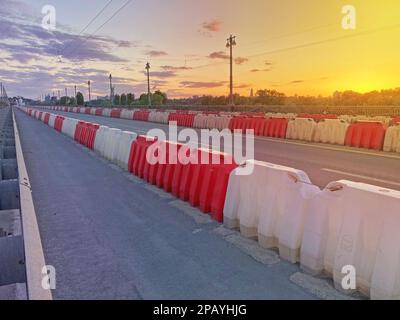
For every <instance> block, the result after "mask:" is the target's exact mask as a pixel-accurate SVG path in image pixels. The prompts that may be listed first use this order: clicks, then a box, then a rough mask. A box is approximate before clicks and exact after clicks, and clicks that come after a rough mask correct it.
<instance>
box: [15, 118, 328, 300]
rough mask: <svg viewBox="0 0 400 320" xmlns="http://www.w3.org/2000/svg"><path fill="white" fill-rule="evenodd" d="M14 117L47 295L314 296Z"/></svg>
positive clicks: (276, 264)
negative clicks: (51, 282)
mask: <svg viewBox="0 0 400 320" xmlns="http://www.w3.org/2000/svg"><path fill="white" fill-rule="evenodd" d="M16 120H17V123H18V126H19V130H20V135H21V142H22V147H23V152H24V156H25V161H26V164H27V170H28V174H29V176H30V181H31V186H32V194H33V200H34V204H35V209H36V214H37V218H38V224H39V228H40V234H41V238H42V242H43V249H44V254H45V258H46V263H47V264H49V265H53V266H54V267H55V270H56V285H57V286H56V289H55V290H54V291H53V297H54V298H55V299H217V298H218V299H294V298H296V299H313V298H316V296H314V295H312V294H311V293H310V290H305V289H303V288H302V287H300V286H298V285H296V284H295V283H294V282H293V280H291V278H290V277H291V276H293V275H295V274H296V275H298V274H299V267H298V266H297V265H291V264H289V263H286V262H283V261H280V259H279V257H278V256H277V255H276V253H275V252H273V251H270V250H263V249H261V248H259V247H258V246H257V243H256V242H253V241H251V242H252V243H253V244H249V243H248V242H246V241H248V240H246V241H244V240H243V239H242V238H241V237H240V236H235V235H234V234H232V235H230V234H229V235H225V236H221V234H218V233H216V230H220V225H219V224H217V223H216V222H213V221H211V220H209V219H206V217H207V216H206V215H204V214H201V213H200V212H199V211H198V210H197V209H193V208H190V207H189V209H187V208H186V207H185V206H184V203H183V202H181V201H179V200H176V198H174V197H172V196H170V195H168V194H165V193H163V192H161V191H159V190H158V189H157V188H153V189H154V190H153V189H152V188H150V187H149V185H148V184H146V183H145V182H143V181H142V180H140V179H137V178H136V177H134V176H132V175H130V174H129V173H127V172H124V171H122V170H120V169H118V168H116V167H115V166H113V165H111V164H109V163H108V162H107V161H105V160H102V159H100V158H98V157H97V156H95V155H94V154H93V153H90V152H89V151H88V150H87V149H85V148H83V147H81V146H79V145H77V144H76V143H75V142H74V141H73V140H71V139H70V138H68V137H66V136H64V135H62V134H60V133H58V132H57V131H55V130H53V129H50V128H49V127H48V126H46V125H45V124H44V123H42V122H40V121H37V120H35V119H33V118H31V117H29V116H28V115H26V114H24V113H22V112H20V111H16ZM99 120H101V119H99ZM188 210H189V211H188ZM193 216H194V217H195V218H196V219H197V220H196V219H193ZM199 217H201V219H200V218H199ZM199 219H200V220H199ZM254 246H256V249H254V248H253V247H254ZM249 247H250V248H253V249H248V248H249ZM249 250H250V251H249ZM251 250H253V251H251ZM253 257H258V260H256V259H255V258H253ZM261 260H262V261H263V263H261V262H259V261H261ZM296 277H297V276H296ZM301 281H302V282H304V281H303V280H301ZM296 283H297V282H296ZM332 290H333V289H332ZM332 290H330V291H329V292H330V294H331V295H330V297H331V298H332ZM333 291H334V290H333ZM328 297H329V295H328Z"/></svg>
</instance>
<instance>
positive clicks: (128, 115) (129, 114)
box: [120, 109, 135, 120]
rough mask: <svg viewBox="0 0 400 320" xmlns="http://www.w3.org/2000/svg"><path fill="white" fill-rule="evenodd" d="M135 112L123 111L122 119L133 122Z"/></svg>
mask: <svg viewBox="0 0 400 320" xmlns="http://www.w3.org/2000/svg"><path fill="white" fill-rule="evenodd" d="M134 112H135V111H134V110H127V109H122V111H121V116H120V117H121V118H122V119H129V120H132V119H133V113H134Z"/></svg>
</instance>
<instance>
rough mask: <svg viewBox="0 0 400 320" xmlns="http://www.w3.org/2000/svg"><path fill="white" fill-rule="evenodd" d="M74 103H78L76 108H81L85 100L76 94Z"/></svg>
mask: <svg viewBox="0 0 400 320" xmlns="http://www.w3.org/2000/svg"><path fill="white" fill-rule="evenodd" d="M76 101H77V103H78V106H83V105H84V104H85V99H84V98H83V94H82V93H81V92H78V93H77V94H76Z"/></svg>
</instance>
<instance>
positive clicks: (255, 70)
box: [250, 69, 271, 72]
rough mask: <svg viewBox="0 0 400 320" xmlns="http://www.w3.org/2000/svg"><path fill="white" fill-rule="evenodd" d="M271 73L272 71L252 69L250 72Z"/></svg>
mask: <svg viewBox="0 0 400 320" xmlns="http://www.w3.org/2000/svg"><path fill="white" fill-rule="evenodd" d="M268 71H271V69H251V70H250V72H268Z"/></svg>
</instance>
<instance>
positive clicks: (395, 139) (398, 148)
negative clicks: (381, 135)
mask: <svg viewBox="0 0 400 320" xmlns="http://www.w3.org/2000/svg"><path fill="white" fill-rule="evenodd" d="M383 151H387V152H400V123H399V124H397V125H394V126H391V127H389V128H388V129H387V130H386V134H385V141H384V144H383Z"/></svg>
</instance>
